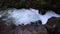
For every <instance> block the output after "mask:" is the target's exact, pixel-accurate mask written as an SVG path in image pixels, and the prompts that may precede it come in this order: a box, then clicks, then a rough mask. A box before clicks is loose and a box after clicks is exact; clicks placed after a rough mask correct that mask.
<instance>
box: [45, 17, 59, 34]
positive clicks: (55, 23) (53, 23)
mask: <svg viewBox="0 0 60 34" xmlns="http://www.w3.org/2000/svg"><path fill="white" fill-rule="evenodd" d="M45 26H46V28H47V31H48V33H49V34H58V33H60V32H58V31H60V17H58V18H56V17H52V18H50V19H49V20H48V22H47V24H46V25H45Z"/></svg>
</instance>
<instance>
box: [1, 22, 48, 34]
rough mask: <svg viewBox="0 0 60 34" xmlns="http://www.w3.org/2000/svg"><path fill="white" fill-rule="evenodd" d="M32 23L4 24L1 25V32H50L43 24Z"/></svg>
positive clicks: (9, 33) (14, 33)
mask: <svg viewBox="0 0 60 34" xmlns="http://www.w3.org/2000/svg"><path fill="white" fill-rule="evenodd" d="M32 23H33V22H32ZM32 23H31V24H27V25H19V26H15V25H11V26H4V24H3V25H0V34H48V33H47V30H46V28H45V27H44V26H43V25H41V24H40V23H38V22H36V23H33V24H32ZM3 26H4V27H3ZM2 28H3V29H2Z"/></svg>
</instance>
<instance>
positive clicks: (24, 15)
mask: <svg viewBox="0 0 60 34" xmlns="http://www.w3.org/2000/svg"><path fill="white" fill-rule="evenodd" d="M38 12H39V10H36V9H32V8H30V9H24V8H23V9H9V10H8V11H7V13H8V14H9V15H8V17H6V18H5V20H7V22H6V23H8V22H9V20H8V19H11V18H12V19H13V23H14V24H15V25H19V24H24V25H26V24H30V22H35V21H38V20H41V22H42V24H43V25H44V24H46V23H47V21H48V19H49V18H51V17H60V15H58V14H56V13H55V12H53V11H47V12H46V13H45V14H44V15H41V14H39V13H38ZM0 13H1V12H0ZM2 15H3V14H0V17H2ZM3 20H4V19H3ZM10 21H11V20H10Z"/></svg>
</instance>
